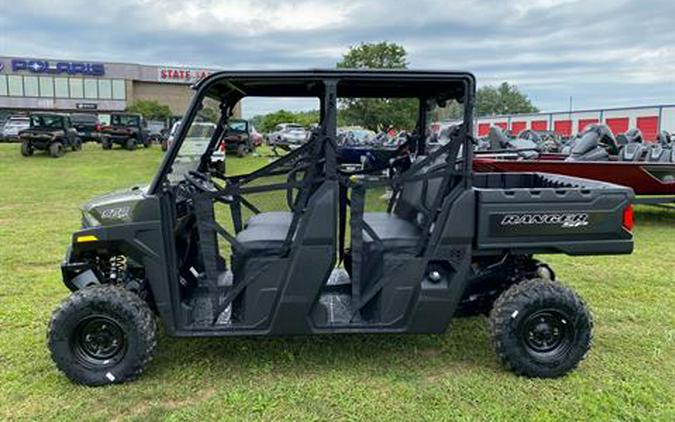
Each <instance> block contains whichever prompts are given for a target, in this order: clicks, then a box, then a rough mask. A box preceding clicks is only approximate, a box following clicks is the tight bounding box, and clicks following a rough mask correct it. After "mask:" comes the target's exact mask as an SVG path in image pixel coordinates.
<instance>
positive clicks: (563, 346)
mask: <svg viewBox="0 0 675 422" xmlns="http://www.w3.org/2000/svg"><path fill="white" fill-rule="evenodd" d="M592 328H593V320H592V318H591V314H590V312H589V310H588V308H587V307H586V304H585V303H584V302H583V300H582V299H581V298H580V297H579V296H578V295H577V294H575V293H574V292H573V291H572V290H571V289H569V288H567V287H564V286H563V285H561V284H560V283H558V282H555V281H551V280H542V279H535V280H528V281H524V282H522V283H519V284H516V285H514V286H511V287H510V288H509V289H507V290H506V291H505V292H504V293H502V294H501V295H500V296H499V298H498V299H497V301H495V304H494V308H493V309H492V312H491V313H490V332H491V337H492V343H493V345H494V347H495V350H496V352H497V355H498V356H499V358H500V359H501V361H502V363H503V364H504V366H506V367H507V368H508V369H510V370H512V371H514V372H515V373H517V374H519V375H525V376H529V377H539V378H555V377H560V376H562V375H565V374H566V373H568V372H570V371H572V370H573V369H574V368H576V367H577V365H578V364H579V362H581V361H582V360H583V359H584V357H586V354H587V353H588V351H589V350H590V346H591V339H592Z"/></svg>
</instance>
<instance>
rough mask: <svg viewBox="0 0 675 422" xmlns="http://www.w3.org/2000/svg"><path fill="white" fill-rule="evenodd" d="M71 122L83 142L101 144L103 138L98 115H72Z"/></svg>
mask: <svg viewBox="0 0 675 422" xmlns="http://www.w3.org/2000/svg"><path fill="white" fill-rule="evenodd" d="M70 121H71V122H72V123H73V127H74V128H75V129H76V130H77V132H78V134H79V136H80V139H82V142H88V141H94V142H99V141H100V138H101V122H100V121H99V120H98V116H97V115H96V114H89V113H72V114H71V115H70Z"/></svg>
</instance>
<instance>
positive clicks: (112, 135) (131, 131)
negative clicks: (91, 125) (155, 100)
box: [101, 113, 152, 151]
mask: <svg viewBox="0 0 675 422" xmlns="http://www.w3.org/2000/svg"><path fill="white" fill-rule="evenodd" d="M101 131H102V133H101V146H102V147H103V149H111V148H112V147H113V145H114V144H117V145H120V146H121V147H123V148H126V149H128V150H130V151H133V150H135V149H136V147H137V146H138V145H143V146H144V147H145V148H149V147H150V145H152V142H151V139H150V136H149V135H148V130H147V123H146V121H145V119H143V116H141V115H140V114H130V113H112V114H111V115H110V124H109V125H107V126H103V128H102V129H101Z"/></svg>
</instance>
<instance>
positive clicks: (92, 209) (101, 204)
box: [82, 185, 148, 227]
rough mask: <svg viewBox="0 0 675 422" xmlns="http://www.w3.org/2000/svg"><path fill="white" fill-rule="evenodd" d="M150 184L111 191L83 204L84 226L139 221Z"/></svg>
mask: <svg viewBox="0 0 675 422" xmlns="http://www.w3.org/2000/svg"><path fill="white" fill-rule="evenodd" d="M147 191H148V186H147V185H146V186H134V187H132V188H129V189H124V190H119V191H116V192H111V193H108V194H105V195H102V196H99V197H97V198H94V199H93V200H91V201H89V202H87V203H86V204H84V205H83V206H82V214H83V220H84V221H83V226H88V227H91V226H97V225H110V224H121V223H130V222H133V221H138V220H139V219H140V218H141V216H140V214H141V211H142V207H141V206H140V205H141V204H142V203H143V200H144V199H145V194H146V192H147Z"/></svg>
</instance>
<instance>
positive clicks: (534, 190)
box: [473, 173, 634, 255]
mask: <svg viewBox="0 0 675 422" xmlns="http://www.w3.org/2000/svg"><path fill="white" fill-rule="evenodd" d="M473 186H474V191H475V192H476V204H477V207H476V209H477V219H476V221H477V237H476V249H477V252H479V253H480V252H486V253H494V252H496V251H501V250H509V251H510V252H511V253H527V254H530V253H566V254H569V255H590V254H593V255H597V254H624V253H625V254H628V253H631V252H632V250H633V240H632V234H631V233H630V228H631V227H630V226H631V225H632V218H631V215H630V213H631V209H630V204H631V201H632V199H633V196H634V194H633V190H632V189H630V188H627V187H624V186H618V185H613V184H610V183H605V182H598V181H594V180H587V179H579V178H575V177H569V176H560V175H555V174H548V173H477V174H474V177H473Z"/></svg>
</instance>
